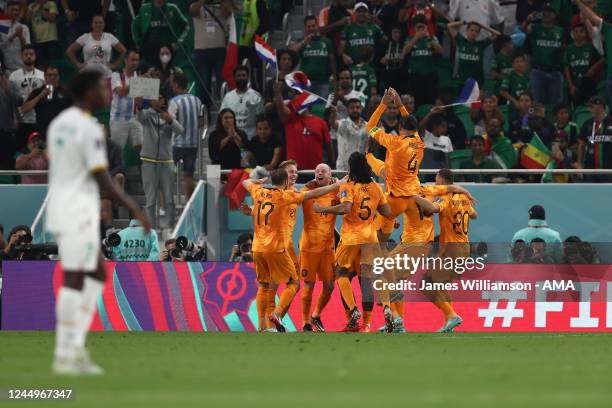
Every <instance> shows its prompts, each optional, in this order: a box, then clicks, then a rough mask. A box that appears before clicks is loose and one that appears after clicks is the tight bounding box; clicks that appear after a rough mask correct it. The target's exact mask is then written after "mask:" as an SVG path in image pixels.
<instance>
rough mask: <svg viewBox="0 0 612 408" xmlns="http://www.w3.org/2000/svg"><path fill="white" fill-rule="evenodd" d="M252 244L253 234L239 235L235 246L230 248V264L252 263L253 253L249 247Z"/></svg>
mask: <svg viewBox="0 0 612 408" xmlns="http://www.w3.org/2000/svg"><path fill="white" fill-rule="evenodd" d="M252 244H253V234H251V233H250V232H245V233H244V234H240V236H238V239H237V240H236V245H234V246H233V247H232V254H231V255H230V258H229V261H230V262H253V251H252V249H251V246H252Z"/></svg>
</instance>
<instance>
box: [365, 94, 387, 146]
mask: <svg viewBox="0 0 612 408" xmlns="http://www.w3.org/2000/svg"><path fill="white" fill-rule="evenodd" d="M391 102H393V98H392V96H391V94H390V93H389V90H388V89H387V90H385V93H384V95H383V97H382V100H381V101H380V105H378V107H377V108H376V110H375V111H374V112H373V113H372V116H370V120H368V123H367V124H366V129H367V130H368V132H369V133H370V136H372V137H373V138H376V134H377V133H378V132H375V133H373V132H371V130H372V129H375V128H377V127H378V123H379V122H380V118H381V117H382V115H383V113H385V110H386V109H387V105H388V104H390V103H391Z"/></svg>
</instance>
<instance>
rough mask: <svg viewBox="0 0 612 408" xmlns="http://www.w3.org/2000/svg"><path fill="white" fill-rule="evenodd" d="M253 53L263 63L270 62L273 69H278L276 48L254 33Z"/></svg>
mask: <svg viewBox="0 0 612 408" xmlns="http://www.w3.org/2000/svg"><path fill="white" fill-rule="evenodd" d="M255 53H256V54H257V56H258V57H259V59H260V60H262V61H263V62H265V63H268V64H270V66H272V67H274V69H276V70H278V66H277V64H276V50H275V49H274V48H272V47H270V45H268V43H266V42H265V41H264V39H263V38H261V37H260V36H258V35H255Z"/></svg>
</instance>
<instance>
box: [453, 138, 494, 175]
mask: <svg viewBox="0 0 612 408" xmlns="http://www.w3.org/2000/svg"><path fill="white" fill-rule="evenodd" d="M470 147H471V149H472V157H471V158H470V159H469V160H464V161H462V162H461V163H459V168H460V169H499V165H498V164H497V163H495V162H494V161H493V160H491V159H489V158H488V157H487V156H486V155H485V140H484V138H483V137H482V136H478V135H476V136H474V137H472V138H471V139H470ZM462 181H464V182H470V183H490V182H491V176H490V175H486V174H466V175H464V176H463V177H462Z"/></svg>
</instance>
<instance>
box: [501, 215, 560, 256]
mask: <svg viewBox="0 0 612 408" xmlns="http://www.w3.org/2000/svg"><path fill="white" fill-rule="evenodd" d="M528 214H529V221H528V222H527V227H525V228H522V229H520V230H518V231H517V232H516V233H515V234H514V237H512V244H513V245H514V243H515V242H516V241H523V242H531V241H533V240H534V239H536V238H539V239H542V240H544V242H546V251H547V253H548V255H550V256H552V257H553V259H554V260H555V261H556V262H558V261H559V260H560V259H561V235H560V234H559V233H558V232H557V231H555V230H554V229H552V228H550V227H549V226H548V224H547V223H546V211H545V210H544V207H542V206H541V205H537V204H536V205H534V206H532V207H531V208H530V209H529V211H528Z"/></svg>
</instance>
